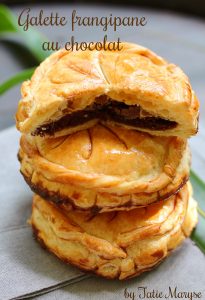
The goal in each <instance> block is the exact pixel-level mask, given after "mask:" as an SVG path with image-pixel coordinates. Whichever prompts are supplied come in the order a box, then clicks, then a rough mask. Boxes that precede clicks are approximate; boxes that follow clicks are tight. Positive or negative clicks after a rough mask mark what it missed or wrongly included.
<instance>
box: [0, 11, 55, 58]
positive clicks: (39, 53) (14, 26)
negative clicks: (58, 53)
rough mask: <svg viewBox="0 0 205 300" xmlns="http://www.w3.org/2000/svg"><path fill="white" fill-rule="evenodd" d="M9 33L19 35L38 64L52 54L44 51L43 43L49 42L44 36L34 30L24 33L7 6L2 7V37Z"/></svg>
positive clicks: (0, 32) (0, 30) (0, 23)
mask: <svg viewBox="0 0 205 300" xmlns="http://www.w3.org/2000/svg"><path fill="white" fill-rule="evenodd" d="M8 33H16V34H18V35H19V36H20V37H21V38H22V39H23V42H24V46H26V47H27V49H29V51H30V52H31V53H32V54H33V56H34V57H35V58H36V59H37V61H38V62H41V61H43V60H44V59H45V58H46V57H47V56H48V55H50V54H51V53H52V52H51V51H44V50H43V49H42V43H43V42H45V41H47V39H46V38H45V37H44V36H43V35H42V34H40V33H39V32H38V31H36V30H33V29H32V28H30V29H29V30H27V31H24V30H23V28H22V27H21V26H19V25H18V19H17V17H16V16H15V15H14V14H13V13H12V12H11V11H10V10H9V9H8V8H7V7H6V6H5V5H0V37H5V36H6V35H7V34H8Z"/></svg>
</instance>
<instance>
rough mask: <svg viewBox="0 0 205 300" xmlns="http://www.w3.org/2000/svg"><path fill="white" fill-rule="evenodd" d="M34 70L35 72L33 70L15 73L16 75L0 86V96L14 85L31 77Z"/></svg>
mask: <svg viewBox="0 0 205 300" xmlns="http://www.w3.org/2000/svg"><path fill="white" fill-rule="evenodd" d="M34 70H35V68H31V69H26V70H24V71H22V72H19V73H17V74H16V75H14V76H13V77H11V78H10V79H8V80H6V81H5V82H4V83H2V84H1V85H0V95H2V94H3V93H5V92H6V91H8V90H9V89H10V88H12V87H13V86H15V85H16V84H18V83H21V82H22V81H24V80H27V79H29V78H30V77H31V76H32V74H33V72H34Z"/></svg>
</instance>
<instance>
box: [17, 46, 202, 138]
mask: <svg viewBox="0 0 205 300" xmlns="http://www.w3.org/2000/svg"><path fill="white" fill-rule="evenodd" d="M101 95H106V96H107V97H108V98H111V99H114V100H116V101H119V102H124V103H126V104H127V105H136V104H137V105H140V107H141V108H142V109H144V110H145V111H147V112H149V113H150V114H152V115H153V116H158V117H161V118H163V119H166V120H170V121H175V122H177V124H178V125H177V127H176V128H172V129H168V130H158V131H157V130H155V131H153V130H150V129H142V130H144V131H148V132H151V133H153V134H158V135H166V136H168V135H180V136H184V137H188V136H190V135H193V134H195V133H196V131H197V123H198V120H197V119H198V109H199V103H198V100H197V98H196V95H195V94H194V92H193V90H192V88H191V85H190V83H189V80H188V78H187V76H186V75H185V74H184V73H183V72H182V70H181V69H180V68H178V67H177V66H175V65H173V64H169V63H167V62H166V61H165V60H164V59H162V58H161V57H159V56H157V55H156V54H155V53H153V52H152V51H150V50H148V49H146V48H144V47H141V46H139V45H135V44H129V43H123V50H122V51H118V52H111V51H84V52H81V51H74V52H67V51H66V50H63V49H62V50H60V51H58V52H56V53H54V54H52V55H51V56H50V57H49V58H47V59H46V60H45V61H44V62H43V63H42V64H41V65H40V66H39V67H38V68H37V69H36V71H35V73H34V75H33V76H32V78H31V80H30V81H26V82H24V84H23V85H22V99H21V101H20V102H19V106H18V111H17V114H16V121H17V122H16V124H17V128H18V129H19V130H20V131H21V132H23V133H32V132H34V131H35V129H36V128H38V127H39V126H43V125H45V124H47V123H50V122H54V121H56V120H59V119H60V118H61V117H62V116H64V115H65V114H67V113H72V112H74V111H78V110H83V109H84V108H86V107H87V106H89V105H91V104H93V103H94V102H95V100H96V98H98V97H99V96H101ZM93 122H94V121H93ZM93 122H92V125H93ZM82 126H84V128H85V127H87V128H88V127H89V126H90V123H88V124H84V125H82ZM79 127H80V126H78V128H68V129H67V130H66V129H65V130H63V131H62V132H58V133H57V135H63V134H67V133H70V132H71V131H73V130H79ZM128 128H130V126H128ZM140 130H141V129H140Z"/></svg>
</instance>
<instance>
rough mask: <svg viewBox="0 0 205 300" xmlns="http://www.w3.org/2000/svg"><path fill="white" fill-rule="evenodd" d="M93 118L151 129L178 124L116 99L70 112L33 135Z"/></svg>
mask: <svg viewBox="0 0 205 300" xmlns="http://www.w3.org/2000/svg"><path fill="white" fill-rule="evenodd" d="M93 119H101V120H113V121H115V122H117V123H121V124H125V125H129V126H133V127H136V128H144V129H149V130H167V129H172V128H175V127H176V126H177V123H176V122H174V121H169V120H165V119H162V118H160V117H155V116H152V115H150V114H149V113H148V112H146V111H144V110H143V109H142V108H141V107H140V106H139V105H126V104H125V103H122V102H118V101H115V100H109V101H107V102H106V103H104V104H102V103H100V101H99V102H96V103H94V104H93V105H90V106H88V107H86V108H85V109H84V110H79V111H76V112H73V113H68V114H66V115H65V116H63V117H62V118H60V119H59V120H57V121H55V122H50V123H47V124H44V125H42V126H40V127H38V128H36V130H35V131H34V132H33V133H32V134H33V135H40V136H44V135H45V134H48V135H53V134H54V133H55V132H57V131H60V130H62V129H64V128H66V127H74V126H77V125H81V124H83V123H86V122H88V121H90V120H93Z"/></svg>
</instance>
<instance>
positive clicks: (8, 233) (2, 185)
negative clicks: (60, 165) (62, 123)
mask: <svg viewBox="0 0 205 300" xmlns="http://www.w3.org/2000/svg"><path fill="white" fill-rule="evenodd" d="M18 143H19V133H18V132H17V131H16V129H15V128H10V129H6V130H4V131H2V132H1V133H0V149H1V150H2V155H1V156H0V178H1V180H0V199H1V200H0V266H1V267H0V299H2V300H5V299H11V298H14V297H18V296H23V299H25V297H26V295H27V294H32V293H35V294H39V293H41V292H42V290H44V289H47V290H48V289H49V290H50V289H51V290H52V289H54V288H57V287H60V286H64V285H65V284H70V283H72V282H75V281H76V280H82V279H83V278H86V277H87V276H88V275H84V274H83V273H82V272H81V271H79V270H78V269H76V268H73V267H71V266H68V265H65V264H63V263H62V262H61V261H60V260H58V259H56V257H54V256H53V255H51V254H49V253H48V252H46V251H45V250H44V249H42V248H41V247H40V246H39V244H38V243H37V242H36V241H35V240H34V238H33V235H32V231H31V228H30V226H28V225H27V219H28V218H29V216H30V213H31V199H32V192H31V191H30V189H29V188H28V187H27V185H26V184H25V182H24V180H23V178H22V176H21V174H20V173H19V163H18V161H17V151H18Z"/></svg>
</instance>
